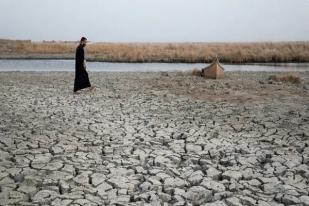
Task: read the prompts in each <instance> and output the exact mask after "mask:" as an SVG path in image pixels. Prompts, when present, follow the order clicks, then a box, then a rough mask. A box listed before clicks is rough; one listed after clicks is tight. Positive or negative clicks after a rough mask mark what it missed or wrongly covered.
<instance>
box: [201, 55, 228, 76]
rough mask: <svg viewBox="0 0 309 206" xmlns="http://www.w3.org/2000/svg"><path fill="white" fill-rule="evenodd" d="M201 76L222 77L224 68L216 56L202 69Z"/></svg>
mask: <svg viewBox="0 0 309 206" xmlns="http://www.w3.org/2000/svg"><path fill="white" fill-rule="evenodd" d="M202 76H203V77H206V78H210V79H223V78H224V68H223V67H222V66H221V64H220V62H219V60H218V58H217V59H216V60H215V61H214V62H213V63H212V64H210V65H209V66H208V67H205V68H203V69H202Z"/></svg>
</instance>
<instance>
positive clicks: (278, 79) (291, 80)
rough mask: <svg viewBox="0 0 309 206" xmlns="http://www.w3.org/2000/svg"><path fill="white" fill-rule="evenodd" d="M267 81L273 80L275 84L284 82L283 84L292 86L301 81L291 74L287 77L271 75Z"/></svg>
mask: <svg viewBox="0 0 309 206" xmlns="http://www.w3.org/2000/svg"><path fill="white" fill-rule="evenodd" d="M269 80H273V81H275V82H285V83H292V84H299V83H300V82H301V79H300V77H299V76H296V75H293V74H287V75H271V76H270V77H269Z"/></svg>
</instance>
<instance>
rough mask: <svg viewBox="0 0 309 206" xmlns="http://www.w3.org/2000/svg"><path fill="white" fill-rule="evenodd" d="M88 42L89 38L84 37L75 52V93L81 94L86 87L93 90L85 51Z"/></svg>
mask: <svg viewBox="0 0 309 206" xmlns="http://www.w3.org/2000/svg"><path fill="white" fill-rule="evenodd" d="M86 44H87V38H86V37H82V38H81V40H80V43H79V45H78V47H77V48H76V53H75V80H74V94H79V92H78V91H79V90H81V89H84V88H90V90H93V89H94V87H92V86H91V84H90V81H89V77H88V72H87V71H86V64H85V52H84V47H85V46H86Z"/></svg>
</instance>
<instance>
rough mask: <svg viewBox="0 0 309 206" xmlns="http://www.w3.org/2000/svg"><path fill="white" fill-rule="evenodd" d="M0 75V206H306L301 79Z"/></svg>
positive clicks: (307, 163)
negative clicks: (75, 85) (84, 81)
mask: <svg viewBox="0 0 309 206" xmlns="http://www.w3.org/2000/svg"><path fill="white" fill-rule="evenodd" d="M73 75H74V74H73V73H69V72H55V73H51V72H45V73H44V72H2V73H0V82H1V85H0V89H1V95H0V103H1V106H0V205H53V206H56V205H59V206H60V205H61V206H63V205H75V206H79V205H179V206H180V205H209V206H216V205H217V206H224V205H228V206H238V205H261V206H267V205H309V196H308V195H309V186H308V185H309V180H308V178H309V146H308V145H309V123H308V121H309V109H308V105H309V96H308V82H309V73H308V72H304V73H300V75H301V77H302V83H301V84H299V85H293V84H287V83H283V84H282V83H275V82H269V81H268V80H267V77H268V76H269V74H268V73H237V72H234V73H227V78H226V79H225V80H221V81H216V80H204V79H202V78H198V77H193V76H187V75H183V74H180V73H91V74H90V75H91V77H90V79H91V81H92V83H93V84H94V85H96V86H97V87H98V88H97V89H96V91H95V92H82V94H81V95H77V96H73V95H72V92H71V89H72V82H73Z"/></svg>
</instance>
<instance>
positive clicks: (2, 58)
mask: <svg viewBox="0 0 309 206" xmlns="http://www.w3.org/2000/svg"><path fill="white" fill-rule="evenodd" d="M0 60H75V58H74V57H62V56H61V57H50V56H48V57H37V56H33V57H28V56H27V57H25V56H17V57H15V56H4V57H3V56H0ZM86 60H87V61H88V62H102V63H127V64H130V63H133V64H134V63H140V64H143V63H144V64H147V63H149V64H151V63H162V64H211V63H212V61H209V62H202V61H196V62H190V61H173V62H171V61H164V60H163V61H116V60H115V61H111V60H109V61H105V60H100V59H91V58H90V59H87V58H86ZM220 63H222V64H227V65H251V64H252V65H255V64H262V65H263V64H271V65H276V64H307V63H308V64H309V61H278V62H276V61H248V62H243V63H239V62H229V61H220Z"/></svg>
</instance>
